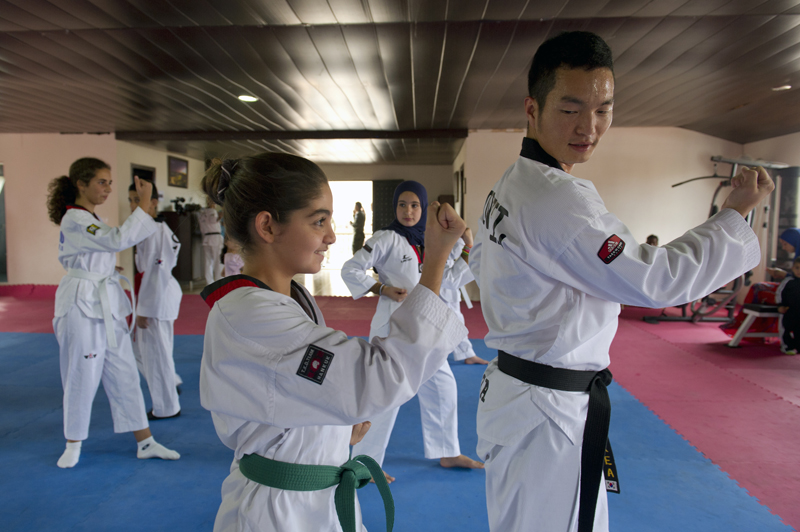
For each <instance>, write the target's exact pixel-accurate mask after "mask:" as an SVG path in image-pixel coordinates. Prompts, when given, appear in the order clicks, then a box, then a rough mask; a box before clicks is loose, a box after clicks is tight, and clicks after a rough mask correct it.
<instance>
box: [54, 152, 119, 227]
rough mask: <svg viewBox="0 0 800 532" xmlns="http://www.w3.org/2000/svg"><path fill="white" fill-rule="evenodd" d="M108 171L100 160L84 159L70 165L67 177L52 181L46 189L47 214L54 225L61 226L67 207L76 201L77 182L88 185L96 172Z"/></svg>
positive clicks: (108, 167)
mask: <svg viewBox="0 0 800 532" xmlns="http://www.w3.org/2000/svg"><path fill="white" fill-rule="evenodd" d="M103 169H106V170H110V169H111V167H110V166H108V165H107V164H106V163H104V162H103V161H101V160H100V159H94V158H92V157H84V158H82V159H78V160H77V161H75V162H74V163H72V164H71V165H70V167H69V176H65V175H62V176H61V177H57V178H55V179H53V180H52V181H51V182H50V184H49V185H48V187H47V214H48V215H49V216H50V220H52V221H53V223H54V224H61V219H62V218H64V215H65V214H66V213H67V205H72V204H73V203H75V202H76V201H77V200H78V181H81V182H82V183H83V184H85V185H88V184H89V182H90V181H91V180H92V178H93V177H94V176H95V174H97V171H98V170H103Z"/></svg>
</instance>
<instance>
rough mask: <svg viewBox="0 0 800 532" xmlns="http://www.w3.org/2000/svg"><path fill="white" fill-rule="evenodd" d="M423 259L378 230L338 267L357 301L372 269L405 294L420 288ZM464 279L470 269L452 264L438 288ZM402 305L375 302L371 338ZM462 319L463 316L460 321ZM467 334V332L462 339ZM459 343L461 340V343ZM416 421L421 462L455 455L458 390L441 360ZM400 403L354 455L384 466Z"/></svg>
mask: <svg viewBox="0 0 800 532" xmlns="http://www.w3.org/2000/svg"><path fill="white" fill-rule="evenodd" d="M421 266H422V257H420V256H419V254H418V252H417V250H416V248H415V247H414V246H412V245H411V244H410V243H409V242H408V240H406V239H405V237H403V236H401V235H399V234H397V233H396V232H394V231H387V230H380V231H376V232H375V234H374V235H373V236H372V238H370V239H369V240H367V241H366V242H365V243H364V247H362V248H361V249H360V250H358V251H357V252H356V254H355V255H353V257H352V258H351V259H350V260H348V261H347V262H345V263H344V265H343V266H342V279H344V282H345V284H346V285H347V288H348V289H349V290H350V293H351V294H353V298H355V299H359V298H361V297H362V296H364V295H366V294H367V292H369V289H370V288H372V286H373V285H374V284H375V279H374V278H373V277H372V275H369V274H368V273H367V271H368V270H370V269H371V268H373V267H374V268H375V269H376V270H378V277H379V279H380V282H381V283H383V284H385V285H388V286H394V287H397V288H405V289H406V290H408V291H409V292H411V290H412V289H413V288H414V287H415V286H417V284H419V278H420V271H421ZM464 276H471V273H470V271H469V266H467V263H466V262H464V261H463V260H460V259H459V260H456V261H455V262H454V264H453V265H452V266H450V267H446V268H445V273H444V278H443V280H442V285H441V289H440V290H439V292H440V293H442V292H443V291H444V290H446V289H448V288H450V289H453V288H454V287H456V286H460V284H459V283H461V279H462V278H463V277H464ZM400 306H401V303H398V302H396V301H394V300H392V299H391V298H389V297H383V296H382V297H381V298H380V299H379V300H378V308H377V309H376V310H375V316H373V318H372V323H371V324H370V330H369V337H370V339H372V338H375V337H376V336H377V337H384V336H386V335H387V334H388V332H389V319H390V318H391V316H392V315H393V313H394V312H395V311H396V310H397V309H398V308H400ZM462 321H463V317H462ZM466 335H467V333H466V330H465V332H464V335H463V336H462V337H461V339H463V338H464V337H465V336H466ZM461 339H459V340H461ZM419 404H420V417H421V418H422V438H423V442H424V449H425V458H430V459H436V458H443V457H450V456H458V455H460V454H461V449H460V447H459V444H458V389H457V387H456V378H455V376H454V375H453V371H452V370H451V369H450V364H448V363H447V361H446V360H445V361H444V363H443V364H442V365H441V367H440V368H439V370H438V371H437V372H436V373H435V374H434V375H433V376H432V377H431V378H430V380H428V381H427V382H425V383H424V384H423V385H422V387H421V388H420V389H419ZM399 410H400V405H398V406H397V407H396V408H394V409H392V410H388V411H386V412H383V413H382V414H380V415H378V416H375V417H374V418H372V419H370V421H371V422H372V427H371V428H370V430H369V432H368V433H367V435H366V436H364V439H363V440H361V442H360V443H358V444H356V446H355V447H353V453H354V454H366V455H367V456H371V457H372V458H373V459H375V461H376V462H378V464H381V465H383V459H384V457H385V455H386V447H387V446H388V445H389V438H390V437H391V435H392V429H393V428H394V422H395V419H396V418H397V413H398V411H399Z"/></svg>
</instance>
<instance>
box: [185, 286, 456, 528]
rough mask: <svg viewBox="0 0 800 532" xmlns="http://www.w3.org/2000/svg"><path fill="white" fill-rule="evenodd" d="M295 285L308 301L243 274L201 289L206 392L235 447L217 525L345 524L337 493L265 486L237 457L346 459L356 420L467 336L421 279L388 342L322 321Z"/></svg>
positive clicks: (412, 385)
mask: <svg viewBox="0 0 800 532" xmlns="http://www.w3.org/2000/svg"><path fill="white" fill-rule="evenodd" d="M292 286H293V290H294V291H295V293H296V294H297V298H298V299H299V300H300V301H303V302H304V304H303V305H301V304H299V303H298V302H297V301H296V300H295V299H293V298H290V297H287V296H285V295H283V294H279V293H277V292H273V291H271V290H270V289H269V288H268V287H267V286H266V285H264V284H263V283H261V282H260V281H258V280H256V279H253V278H251V277H247V276H244V275H236V276H232V277H226V278H225V279H222V280H220V281H217V282H216V283H214V284H213V285H211V286H209V287H207V288H206V289H205V290H204V292H203V296H204V298H205V299H206V303H208V304H209V305H211V307H212V308H211V312H210V313H209V316H208V322H207V324H206V333H205V341H204V348H203V359H202V362H201V368H200V399H201V403H202V405H203V407H204V408H206V409H208V410H210V411H211V415H212V419H213V421H214V427H215V428H216V431H217V434H218V435H219V437H220V439H221V440H222V442H223V443H224V444H225V445H227V446H228V447H230V448H231V449H233V450H234V451H235V453H234V462H233V464H232V466H231V474H230V476H229V477H228V478H227V480H226V481H225V483H224V484H223V488H222V496H223V502H222V506H221V507H220V510H219V513H218V515H217V521H216V524H215V527H214V529H215V530H216V531H220V530H260V531H272V530H282V531H283V530H340V527H339V522H338V519H337V516H336V510H335V507H334V500H333V493H334V489H335V488H329V489H326V490H322V491H312V492H296V491H285V490H280V489H274V488H270V487H267V486H262V485H260V484H257V483H255V482H251V481H249V480H247V479H246V478H245V477H244V476H243V475H242V474H241V473H240V472H239V470H238V460H239V459H240V458H241V457H242V456H243V455H246V454H251V453H256V454H258V455H261V456H265V457H267V458H270V459H273V460H279V461H284V462H291V463H299V464H312V465H331V466H340V465H342V464H343V463H345V462H346V461H347V460H348V459H349V441H350V433H351V429H352V427H351V426H352V425H353V424H355V423H359V422H362V421H365V420H368V419H370V417H372V416H374V415H375V414H377V413H379V412H383V411H385V410H389V409H391V408H394V407H396V406H398V405H400V404H402V403H404V402H406V401H408V400H409V399H410V398H411V397H413V396H414V395H415V394H416V393H417V390H418V389H419V387H420V386H421V385H422V383H424V382H425V381H426V380H427V379H429V378H430V377H431V375H433V373H434V372H436V370H437V369H438V368H439V367H440V366H441V365H442V363H443V362H444V361H445V359H446V357H447V354H448V353H449V352H450V351H451V350H452V348H453V346H455V345H456V344H457V343H458V341H459V340H460V339H461V338H462V337H463V336H464V334H465V329H464V327H463V326H462V325H461V324H459V323H458V320H457V319H456V317H455V316H454V315H453V313H452V312H450V310H449V309H448V308H447V306H446V305H445V304H444V303H443V302H442V301H441V300H440V299H439V298H438V297H437V296H436V295H434V294H433V292H431V291H430V290H428V289H427V288H425V287H423V286H420V287H417V288H416V289H415V290H414V291H413V292H412V293H411V294H409V296H408V298H407V299H406V304H405V305H403V308H402V309H401V310H399V311H398V312H397V313H396V314H395V315H394V316H393V317H392V319H391V323H390V325H389V329H390V331H389V335H388V337H387V338H385V339H380V338H379V339H375V340H374V341H373V343H367V342H366V341H364V340H363V339H360V338H354V339H348V338H347V335H345V334H344V333H343V332H341V331H335V330H333V329H330V328H328V327H326V326H325V321H324V319H323V317H322V313H321V312H320V309H319V307H318V306H317V304H316V302H315V301H314V298H313V297H312V296H311V295H310V294H309V293H308V291H306V290H305V288H303V287H302V286H300V285H298V284H296V283H292ZM358 521H359V524H358V530H361V525H360V517H359V519H358Z"/></svg>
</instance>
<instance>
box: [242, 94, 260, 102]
mask: <svg viewBox="0 0 800 532" xmlns="http://www.w3.org/2000/svg"><path fill="white" fill-rule="evenodd" d="M239 99H240V100H242V101H243V102H257V101H258V98H256V97H255V96H250V95H249V94H242V95H241V96H239Z"/></svg>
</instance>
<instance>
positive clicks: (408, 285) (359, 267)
mask: <svg viewBox="0 0 800 532" xmlns="http://www.w3.org/2000/svg"><path fill="white" fill-rule="evenodd" d="M373 267H374V268H375V269H376V270H378V278H379V279H380V282H381V283H382V284H385V285H388V286H394V287H397V288H405V289H406V290H408V291H409V292H410V291H411V290H412V289H413V288H414V287H415V286H417V284H419V278H420V275H421V272H422V257H420V256H419V255H418V253H417V250H416V248H415V247H414V246H412V245H411V244H410V243H409V242H408V240H406V239H405V237H403V236H400V235H399V234H397V233H395V232H394V231H386V230H383V229H381V230H380V231H376V232H375V234H373V235H372V238H370V239H369V240H367V241H366V242H365V243H364V247H362V248H361V249H359V250H358V251H357V252H356V254H355V255H353V257H352V258H351V259H349V260H348V261H347V262H345V263H344V265H343V266H342V279H343V280H344V282H345V284H346V285H347V288H348V289H349V290H350V293H351V294H353V298H354V299H360V298H361V297H363V296H364V295H366V294H367V292H369V289H370V288H372V286H373V285H374V284H375V279H373V277H372V275H370V274H369V273H368V270H370V269H371V268H373ZM469 275H471V274H470V273H469V266H468V265H467V263H466V262H464V261H463V260H461V259H460V258H458V259H457V260H455V261H454V262H453V264H452V265H448V266H447V267H445V271H444V278H443V279H442V285H441V288H440V293H445V291H446V290H448V289H451V290H452V289H455V288H457V287H460V285H459V284H458V283H460V282H461V280H462V278H463V277H464V276H469ZM400 305H401V303H398V302H396V301H394V300H393V299H391V298H389V297H381V298H380V299H379V300H378V308H377V309H376V311H375V316H373V318H372V323H371V324H370V337H372V336H373V335H385V334H386V332H387V329H386V327H387V325H388V324H389V318H390V317H391V315H392V313H394V311H396V310H397V309H398V308H399V307H400Z"/></svg>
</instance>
